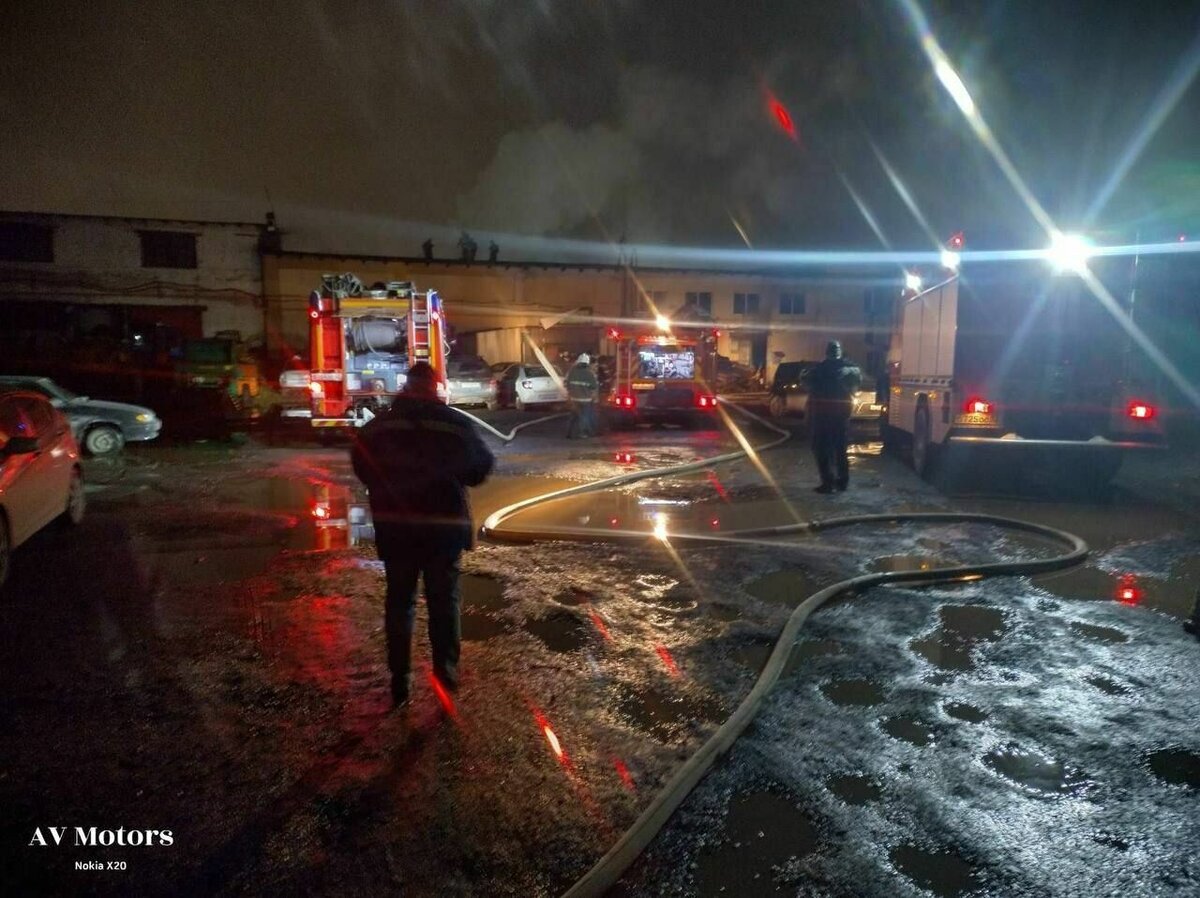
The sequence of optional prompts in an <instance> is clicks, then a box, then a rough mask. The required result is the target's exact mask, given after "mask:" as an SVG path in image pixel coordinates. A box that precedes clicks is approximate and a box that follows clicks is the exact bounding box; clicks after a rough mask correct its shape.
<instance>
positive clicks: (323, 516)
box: [312, 502, 329, 521]
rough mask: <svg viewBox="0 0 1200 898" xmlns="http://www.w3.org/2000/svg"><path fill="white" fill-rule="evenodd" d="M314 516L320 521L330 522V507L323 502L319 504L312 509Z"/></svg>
mask: <svg viewBox="0 0 1200 898" xmlns="http://www.w3.org/2000/svg"><path fill="white" fill-rule="evenodd" d="M312 516H313V517H314V518H316V519H317V520H318V521H327V520H329V506H328V505H326V504H325V503H323V502H319V503H317V504H316V505H314V506H313V508H312Z"/></svg>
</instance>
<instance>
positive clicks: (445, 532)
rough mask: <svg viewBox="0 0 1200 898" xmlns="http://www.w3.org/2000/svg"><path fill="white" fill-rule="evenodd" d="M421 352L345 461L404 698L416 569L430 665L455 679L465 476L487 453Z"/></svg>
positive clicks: (472, 481)
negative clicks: (374, 562) (381, 574)
mask: <svg viewBox="0 0 1200 898" xmlns="http://www.w3.org/2000/svg"><path fill="white" fill-rule="evenodd" d="M437 384H438V381H437V374H436V373H435V372H434V369H433V368H432V367H431V366H430V365H429V364H428V363H427V362H417V363H416V364H415V365H413V366H412V368H410V369H409V371H408V379H407V382H406V383H405V385H404V391H403V392H402V393H401V394H400V395H399V396H397V397H396V401H395V402H394V403H393V404H392V407H391V408H390V409H389V410H387V411H385V412H383V413H382V414H380V415H378V416H377V417H375V418H374V419H373V420H371V421H370V422H369V423H368V424H367V425H366V426H365V427H363V428H362V430H361V431H359V433H358V434H357V435H356V438H355V442H354V448H353V450H352V451H351V455H350V458H351V461H352V463H353V465H354V473H355V474H357V475H358V478H359V480H361V481H362V482H363V483H365V484H366V486H367V489H368V490H369V492H370V499H371V514H372V517H373V519H374V522H375V543H376V547H377V549H378V551H379V557H380V558H381V559H382V560H383V563H384V569H385V570H386V573H387V599H386V604H385V606H384V607H385V611H384V630H385V631H386V633H387V656H388V667H389V668H390V669H391V672H392V699H393V701H394V702H395V703H396V704H397V705H400V704H403V703H404V702H405V701H407V700H408V693H409V688H410V686H411V684H412V674H411V654H412V635H413V627H414V623H415V618H416V609H417V581H418V579H419V578H420V577H421V575H422V574H423V575H424V578H425V601H426V604H427V605H428V608H429V641H430V644H431V646H432V650H433V674H434V676H435V677H436V678H437V680H438V681H439V682H440V683H441V684H442V686H444V687H445V688H447V689H451V690H453V689H456V688H457V687H458V657H459V643H460V640H461V632H462V631H461V623H460V620H459V592H458V574H459V569H458V560H459V556H460V555H461V554H462V553H463V552H464V551H466V550H468V549H470V548H471V547H472V545H473V544H474V532H475V531H474V526H473V525H472V522H471V509H470V505H469V504H468V501H467V491H466V487H468V486H478V485H479V484H481V483H483V481H484V480H485V479H486V478H487V476H488V474H490V473H491V470H492V466H493V464H494V462H495V459H494V458H493V457H492V453H491V452H490V451H489V450H488V448H487V446H485V445H484V444H483V441H482V440H481V439H480V438H479V435H478V434H477V433H476V432H475V430H474V429H473V428H472V427H471V425H470V424H469V423H468V422H467V421H466V419H464V418H463V417H462V416H460V415H459V414H458V413H457V412H455V411H453V410H452V409H450V408H449V407H448V406H446V405H444V404H443V403H442V402H441V401H439V399H438V395H437Z"/></svg>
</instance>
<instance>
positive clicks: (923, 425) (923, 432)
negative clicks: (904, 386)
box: [912, 405, 933, 480]
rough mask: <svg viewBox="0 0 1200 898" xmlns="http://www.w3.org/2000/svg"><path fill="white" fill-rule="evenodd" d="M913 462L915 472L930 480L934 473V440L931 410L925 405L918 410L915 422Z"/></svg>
mask: <svg viewBox="0 0 1200 898" xmlns="http://www.w3.org/2000/svg"><path fill="white" fill-rule="evenodd" d="M912 462H913V470H914V471H916V472H917V474H918V475H920V476H921V477H923V478H925V479H926V480H928V479H929V476H930V474H931V473H932V472H933V439H932V436H931V434H930V428H929V409H928V407H926V406H924V405H923V406H921V407H920V408H919V409H917V415H916V419H915V420H914V422H913V441H912Z"/></svg>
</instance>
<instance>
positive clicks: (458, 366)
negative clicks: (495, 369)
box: [447, 362, 492, 378]
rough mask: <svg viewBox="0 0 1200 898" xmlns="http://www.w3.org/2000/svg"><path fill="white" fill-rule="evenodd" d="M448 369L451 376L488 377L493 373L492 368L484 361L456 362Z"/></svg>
mask: <svg viewBox="0 0 1200 898" xmlns="http://www.w3.org/2000/svg"><path fill="white" fill-rule="evenodd" d="M447 371H448V373H449V375H450V376H451V377H476V378H478V377H486V376H488V375H490V374H491V373H492V369H491V368H489V367H488V366H487V365H484V364H483V363H482V362H456V363H451V364H450V365H449V366H447Z"/></svg>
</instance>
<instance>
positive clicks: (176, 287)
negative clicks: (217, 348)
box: [0, 213, 263, 340]
mask: <svg viewBox="0 0 1200 898" xmlns="http://www.w3.org/2000/svg"><path fill="white" fill-rule="evenodd" d="M10 222H11V223H17V222H26V223H32V224H38V225H48V226H50V227H52V228H53V231H54V238H53V247H54V260H53V261H52V262H24V261H0V302H4V301H9V302H25V303H30V302H32V303H69V304H77V305H94V306H97V307H101V306H140V307H143V308H145V307H155V306H160V307H161V306H171V307H176V308H190V309H192V310H198V311H199V314H200V318H201V322H202V329H203V332H204V333H205V334H206V335H212V334H213V333H215V332H217V331H220V330H239V331H241V332H242V335H243V337H245V338H247V339H251V340H254V339H260V338H261V337H262V334H263V306H262V274H261V266H260V263H259V254H258V244H259V236H260V232H261V229H260V228H259V226H257V225H253V224H218V223H201V222H187V221H160V220H153V219H127V218H101V217H91V216H72V215H40V214H38V215H34V214H19V213H0V223H10ZM143 230H145V231H176V232H183V233H188V234H194V235H195V236H196V267H195V268H147V267H143V265H142V243H141V237H140V233H139V232H141V231H143ZM142 317H144V316H142Z"/></svg>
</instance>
